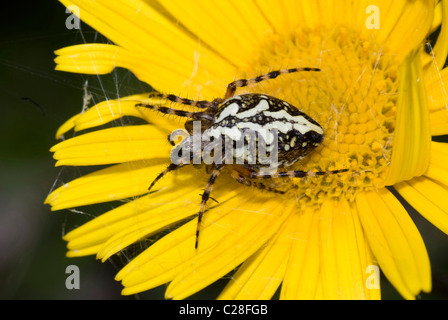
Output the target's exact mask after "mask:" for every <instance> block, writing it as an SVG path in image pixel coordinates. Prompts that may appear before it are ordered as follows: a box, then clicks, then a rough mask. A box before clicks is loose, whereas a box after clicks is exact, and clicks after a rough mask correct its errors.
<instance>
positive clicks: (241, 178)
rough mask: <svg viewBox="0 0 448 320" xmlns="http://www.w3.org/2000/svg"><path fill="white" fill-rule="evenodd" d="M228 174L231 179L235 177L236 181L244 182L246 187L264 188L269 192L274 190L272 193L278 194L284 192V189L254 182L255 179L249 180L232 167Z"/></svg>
mask: <svg viewBox="0 0 448 320" xmlns="http://www.w3.org/2000/svg"><path fill="white" fill-rule="evenodd" d="M230 175H231V176H232V178H233V179H235V180H236V181H238V182H239V183H241V184H244V185H246V186H248V187H250V186H254V187H256V188H258V189H261V190H266V191H269V192H274V193H279V194H284V193H285V191H281V190H277V189H274V188H271V187H268V186H266V185H264V184H263V183H260V182H255V181H251V180H249V179H247V178H246V177H245V176H243V175H242V174H241V173H239V172H238V171H236V170H234V169H232V171H231V172H230Z"/></svg>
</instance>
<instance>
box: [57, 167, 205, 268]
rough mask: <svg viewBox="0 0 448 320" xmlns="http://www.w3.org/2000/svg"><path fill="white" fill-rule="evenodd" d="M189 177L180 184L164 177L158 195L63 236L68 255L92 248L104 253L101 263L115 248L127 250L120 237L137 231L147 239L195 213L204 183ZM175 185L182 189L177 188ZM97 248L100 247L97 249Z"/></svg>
mask: <svg viewBox="0 0 448 320" xmlns="http://www.w3.org/2000/svg"><path fill="white" fill-rule="evenodd" d="M188 177H189V174H187V173H185V177H184V178H183V179H182V180H180V179H179V178H180V177H174V179H173V177H171V178H170V176H167V177H166V178H165V179H163V180H162V181H160V184H157V185H156V186H155V187H154V189H156V190H157V189H158V190H157V192H152V193H151V194H149V195H147V196H143V197H141V198H138V199H135V200H133V201H130V202H128V203H126V204H124V205H122V206H119V207H117V208H115V209H113V210H110V211H108V212H106V213H104V214H102V215H101V216H99V217H97V218H95V219H93V220H91V221H89V222H88V223H86V224H84V225H82V226H80V227H78V228H76V229H75V230H72V231H71V232H69V233H67V234H66V235H65V236H64V240H66V241H68V245H67V246H68V248H69V249H70V250H71V251H80V250H85V249H86V248H89V247H95V248H97V250H101V251H102V252H103V253H102V254H100V255H99V256H98V257H99V258H103V260H104V259H105V258H104V256H106V254H108V255H109V256H110V255H111V254H113V253H115V252H112V251H113V250H117V249H116V248H117V247H119V248H120V249H121V248H124V247H126V244H127V243H128V242H126V238H124V237H123V238H120V237H121V236H123V235H124V236H127V233H129V234H133V233H134V232H136V231H142V232H144V234H143V235H148V234H151V233H152V232H155V231H156V230H158V228H159V229H164V228H166V227H168V226H169V225H170V223H172V222H174V221H179V220H182V219H184V218H185V217H187V216H189V215H192V214H194V213H196V211H197V210H198V203H197V202H198V201H195V199H199V196H198V193H199V192H200V189H201V188H202V187H203V180H202V179H197V180H195V181H193V182H191V181H188ZM204 179H205V175H204ZM187 181H188V183H187ZM173 182H175V183H173ZM178 184H182V185H184V187H183V188H179V187H178V186H177V185H178ZM144 230H146V231H144ZM145 232H146V233H145ZM143 235H142V237H143ZM118 238H120V239H119V240H121V241H118V243H117V244H116V246H113V245H111V244H110V243H112V242H113V243H115V240H116V239H118ZM140 238H141V237H139V238H137V240H138V239H140ZM99 245H101V246H100V247H98V246H99ZM118 250H119V249H118ZM97 252H98V251H95V252H94V253H97Z"/></svg>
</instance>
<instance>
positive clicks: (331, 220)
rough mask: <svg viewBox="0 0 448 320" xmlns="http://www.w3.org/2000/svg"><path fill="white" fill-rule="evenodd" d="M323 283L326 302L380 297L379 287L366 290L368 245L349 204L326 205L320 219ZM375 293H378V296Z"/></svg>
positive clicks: (321, 210)
mask: <svg viewBox="0 0 448 320" xmlns="http://www.w3.org/2000/svg"><path fill="white" fill-rule="evenodd" d="M319 233H320V251H321V257H322V262H321V280H322V282H321V283H322V294H323V297H324V299H327V300H328V299H330V300H334V299H337V300H341V299H350V300H353V299H356V300H359V299H367V298H374V297H375V296H378V295H379V283H378V284H377V286H373V287H367V284H366V281H367V277H368V275H369V274H368V273H367V270H368V269H367V268H369V267H370V266H374V264H373V262H372V260H368V259H366V252H367V251H368V245H367V243H366V241H365V239H364V234H363V231H362V228H361V225H360V222H359V221H358V215H357V214H356V209H352V208H351V207H350V205H349V203H348V202H347V201H344V200H342V201H330V200H329V201H326V202H325V203H324V204H323V206H322V208H321V209H320V219H319ZM373 291H378V293H375V292H373Z"/></svg>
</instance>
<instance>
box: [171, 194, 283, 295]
mask: <svg viewBox="0 0 448 320" xmlns="http://www.w3.org/2000/svg"><path fill="white" fill-rule="evenodd" d="M272 204H273V202H271V203H267V204H266V205H267V207H268V208H269V206H270V208H269V211H267V210H263V211H262V212H258V213H253V212H251V213H249V215H250V216H246V215H245V214H241V212H237V210H235V211H234V212H233V214H232V216H235V215H236V214H239V215H242V216H246V219H244V220H240V223H239V224H238V225H234V227H233V230H232V232H234V235H233V237H227V238H226V239H225V240H224V241H220V242H219V243H216V244H215V246H214V247H213V248H211V249H210V250H207V251H204V252H202V253H200V254H198V255H197V256H194V258H193V259H192V261H190V262H189V263H187V264H186V265H185V266H184V268H183V270H182V271H181V272H180V273H179V274H177V275H176V277H175V278H174V279H173V281H172V282H171V283H170V284H169V286H168V288H167V291H166V297H168V298H172V299H184V298H186V297H188V296H190V295H191V294H193V293H195V292H197V291H199V290H201V289H203V288H204V287H206V286H208V285H210V284H211V283H213V282H215V281H216V280H218V279H219V278H221V277H223V276H225V275H226V274H227V273H228V272H230V271H232V270H233V269H234V268H235V267H236V266H237V265H239V264H240V263H242V262H243V261H244V260H246V259H247V258H248V257H250V256H251V255H252V254H253V253H255V252H256V251H257V250H258V249H259V248H260V247H261V246H262V245H264V244H265V243H266V242H267V241H268V240H269V239H270V238H271V237H272V236H273V235H274V234H275V233H276V232H277V231H278V229H279V228H280V226H281V224H282V223H283V222H284V221H285V219H286V217H285V216H287V215H288V213H289V212H290V211H291V207H290V208H284V207H283V206H278V205H277V206H273V205H272ZM238 211H239V210H238ZM282 215H283V216H282ZM232 223H234V222H233V221H232Z"/></svg>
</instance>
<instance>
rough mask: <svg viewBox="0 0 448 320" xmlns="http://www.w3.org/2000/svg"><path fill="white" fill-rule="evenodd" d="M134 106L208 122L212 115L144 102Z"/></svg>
mask: <svg viewBox="0 0 448 320" xmlns="http://www.w3.org/2000/svg"><path fill="white" fill-rule="evenodd" d="M135 106H136V107H137V108H147V109H151V110H154V111H157V112H160V113H163V114H169V115H174V116H178V117H182V118H187V119H192V120H205V121H209V122H210V121H212V120H213V116H212V115H211V114H210V113H208V112H191V111H184V110H177V109H173V108H168V107H160V106H153V105H150V104H145V103H137V104H136V105H135Z"/></svg>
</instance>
